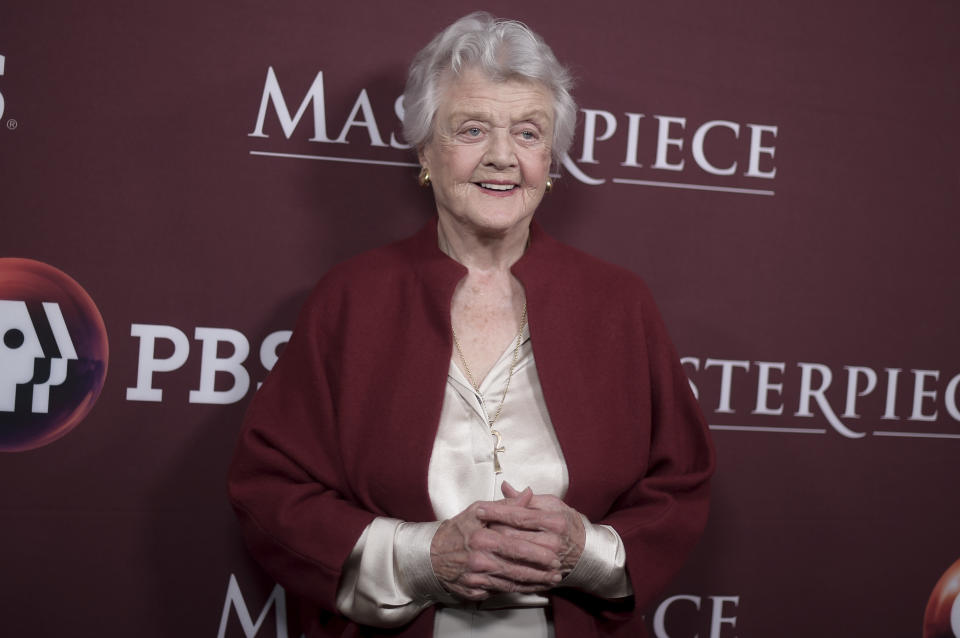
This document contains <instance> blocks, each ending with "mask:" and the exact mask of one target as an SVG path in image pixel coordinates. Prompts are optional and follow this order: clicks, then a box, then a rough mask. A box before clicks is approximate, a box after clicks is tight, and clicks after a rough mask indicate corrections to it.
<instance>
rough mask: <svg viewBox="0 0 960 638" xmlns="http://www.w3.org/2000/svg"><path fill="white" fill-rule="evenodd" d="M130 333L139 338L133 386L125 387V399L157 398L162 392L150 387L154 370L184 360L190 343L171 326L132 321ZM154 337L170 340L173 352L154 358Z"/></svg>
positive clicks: (167, 368)
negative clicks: (135, 377)
mask: <svg viewBox="0 0 960 638" xmlns="http://www.w3.org/2000/svg"><path fill="white" fill-rule="evenodd" d="M130 336H131V337H138V338H139V339H140V354H139V357H138V362H137V385H136V387H134V388H127V401H161V400H163V391H162V390H160V389H159V388H154V387H153V373H154V372H170V371H171V370H176V369H177V368H179V367H180V366H182V365H183V364H184V363H186V361H187V355H188V354H189V352H190V343H189V341H187V335H185V334H183V332H181V331H180V330H177V329H176V328H174V327H173V326H160V325H153V324H145V323H135V324H132V325H131V326H130ZM157 339H166V340H167V341H170V342H171V343H173V353H171V354H170V356H169V357H166V358H165V359H157V358H156V356H155V354H156V350H155V347H154V346H155V344H156V341H157Z"/></svg>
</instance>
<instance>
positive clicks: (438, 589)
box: [337, 327, 632, 638]
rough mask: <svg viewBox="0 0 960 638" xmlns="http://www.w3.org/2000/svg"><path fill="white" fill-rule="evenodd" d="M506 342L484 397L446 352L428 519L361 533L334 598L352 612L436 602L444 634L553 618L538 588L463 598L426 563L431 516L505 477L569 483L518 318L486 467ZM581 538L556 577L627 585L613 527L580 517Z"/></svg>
mask: <svg viewBox="0 0 960 638" xmlns="http://www.w3.org/2000/svg"><path fill="white" fill-rule="evenodd" d="M514 346H515V342H511V344H510V345H509V347H508V348H507V349H506V350H505V351H504V353H503V354H502V355H501V356H500V358H499V359H498V360H497V362H496V363H495V364H494V366H493V368H492V369H491V370H490V372H489V373H488V374H487V376H486V378H485V379H484V380H483V382H482V383H481V384H480V393H481V394H482V395H483V396H484V397H486V401H487V404H486V406H484V405H483V402H482V400H481V397H480V395H478V394H477V392H476V391H475V390H474V389H473V387H472V386H471V385H470V383H469V382H468V381H467V379H466V378H465V377H464V375H463V373H462V372H461V371H460V369H459V368H458V367H457V366H456V364H455V363H454V362H453V361H452V360H451V362H450V369H449V373H448V375H447V384H446V387H445V390H444V398H443V406H442V409H441V416H440V423H439V427H438V430H437V438H436V440H435V441H434V446H433V452H432V454H431V457H430V466H429V468H428V472H427V486H428V490H429V494H430V502H431V505H432V506H433V511H434V514H435V515H436V518H437V520H436V521H435V522H429V523H408V522H404V521H400V520H397V519H392V518H386V517H379V518H377V519H375V520H374V521H373V522H372V523H371V524H370V525H369V526H368V527H367V528H366V529H365V530H364V532H363V534H362V535H361V536H360V539H359V540H358V541H357V544H356V545H355V546H354V548H353V552H352V553H351V554H350V557H349V559H348V560H347V563H346V565H345V566H344V570H343V577H342V580H341V582H340V587H339V589H338V591H337V608H338V610H339V611H340V613H342V614H344V615H345V616H347V617H348V618H351V619H352V620H354V621H356V622H359V623H362V624H367V625H374V626H380V627H393V626H399V625H403V624H405V623H407V622H409V621H410V620H412V619H413V618H414V617H415V616H416V615H417V614H418V613H420V611H421V610H423V609H424V608H425V607H427V606H429V605H433V604H436V605H438V608H437V611H436V619H435V624H434V635H435V636H442V637H444V638H450V637H460V636H474V637H480V636H490V637H494V636H496V637H498V638H512V637H514V636H516V637H517V638H541V637H543V638H546V637H548V636H552V635H553V627H552V625H551V624H550V622H549V621H548V619H547V615H546V614H545V613H544V607H545V606H547V605H548V604H549V601H548V599H547V598H546V597H544V596H540V595H532V594H501V595H498V596H493V597H491V598H489V599H488V600H485V601H483V602H482V603H462V602H459V601H457V600H456V599H454V598H453V597H452V596H450V594H448V593H447V592H446V591H445V590H444V589H443V587H442V586H441V585H440V582H439V581H438V580H437V578H436V576H434V573H433V567H432V565H431V562H430V542H431V540H432V539H433V534H434V532H436V530H437V528H438V527H439V526H440V521H443V520H446V519H448V518H451V517H453V516H455V515H456V514H459V513H460V512H461V511H463V510H464V509H466V508H467V506H469V505H470V504H472V503H474V502H475V501H491V500H498V499H500V498H503V496H502V494H501V491H500V486H501V483H502V482H503V481H508V482H509V483H510V484H511V485H513V486H514V487H515V488H517V489H518V490H522V489H524V488H525V487H528V486H529V487H530V488H531V489H532V490H533V491H534V493H536V494H553V495H555V496H557V497H559V498H561V499H562V498H563V497H564V495H565V494H566V491H567V486H568V484H569V480H568V476H567V466H566V463H565V462H564V459H563V451H562V450H561V449H560V444H559V442H558V441H557V437H556V434H555V432H554V429H553V424H552V422H551V421H550V414H549V413H548V411H547V406H546V404H545V402H544V398H543V391H542V389H541V387H540V380H539V378H538V376H537V368H536V365H535V364H534V359H533V349H532V347H531V345H530V332H529V327H524V332H523V336H522V344H521V346H520V356H519V359H518V362H517V366H516V368H515V370H514V375H513V379H512V380H511V382H510V389H509V391H508V393H507V396H506V400H505V401H504V404H503V411H502V412H501V413H500V417H499V418H498V420H497V422H496V425H495V426H494V427H495V428H496V429H497V430H498V431H499V432H500V433H501V435H502V436H503V447H504V448H505V451H503V452H501V453H500V455H499V456H500V464H501V466H502V469H503V473H502V474H500V475H497V474H495V473H494V470H493V447H494V437H493V436H491V434H490V428H489V426H488V421H487V413H486V410H490V414H491V415H492V414H494V413H495V412H496V409H497V406H498V405H499V404H500V397H501V396H503V388H504V384H506V383H507V378H508V376H509V374H510V364H511V363H512V361H513V352H514ZM584 527H585V529H586V532H587V536H586V544H585V547H584V551H583V554H582V555H581V557H580V561H579V562H578V563H577V565H576V567H575V568H574V569H573V571H571V572H570V573H569V574H568V575H567V576H566V578H564V580H563V581H562V582H561V583H560V586H561V587H575V588H577V589H581V590H584V591H587V592H590V593H592V594H593V595H595V596H598V597H601V598H607V599H613V598H620V597H624V596H629V595H630V594H631V593H632V589H631V587H630V581H629V578H628V577H627V574H626V568H625V559H626V553H625V551H624V547H623V542H622V541H621V540H620V537H619V535H618V534H617V533H616V532H615V531H614V530H613V528H612V527H609V526H607V525H593V524H591V523H590V522H589V521H588V520H586V519H585V518H584Z"/></svg>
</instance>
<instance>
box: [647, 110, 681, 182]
mask: <svg viewBox="0 0 960 638" xmlns="http://www.w3.org/2000/svg"><path fill="white" fill-rule="evenodd" d="M654 117H655V118H657V120H658V121H659V122H660V128H659V130H658V131H657V161H655V162H654V163H653V168H660V169H663V170H667V171H682V170H683V160H682V159H681V160H680V161H679V162H678V163H676V164H671V163H670V162H668V161H667V152H668V151H669V147H670V146H676V147H677V149H678V150H683V138H682V137H670V126H671V125H673V124H679V125H680V128H681V129H682V128H683V127H685V126H686V125H687V118H685V117H670V116H669V115H654Z"/></svg>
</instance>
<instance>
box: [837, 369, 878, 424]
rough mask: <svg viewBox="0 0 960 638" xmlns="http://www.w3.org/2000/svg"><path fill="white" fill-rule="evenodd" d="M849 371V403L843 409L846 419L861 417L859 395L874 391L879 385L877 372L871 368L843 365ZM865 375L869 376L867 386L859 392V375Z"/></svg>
mask: <svg viewBox="0 0 960 638" xmlns="http://www.w3.org/2000/svg"><path fill="white" fill-rule="evenodd" d="M843 367H844V369H845V370H846V371H847V405H846V408H845V409H844V411H843V418H845V419H859V418H860V415H858V414H857V409H856V408H857V397H862V396H866V395H868V394H870V393H871V392H873V390H874V388H876V387H877V373H876V372H875V371H873V370H872V369H871V368H865V367H863V366H843ZM861 374H862V375H863V376H865V377H866V378H867V387H866V388H864V389H863V391H861V392H858V391H857V386H858V385H859V383H858V377H859V376H860V375H861Z"/></svg>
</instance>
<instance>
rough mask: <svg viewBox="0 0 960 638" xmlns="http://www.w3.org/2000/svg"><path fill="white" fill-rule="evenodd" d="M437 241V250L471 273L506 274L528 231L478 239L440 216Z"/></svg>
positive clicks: (517, 230) (526, 242)
mask: <svg viewBox="0 0 960 638" xmlns="http://www.w3.org/2000/svg"><path fill="white" fill-rule="evenodd" d="M437 238H438V241H439V244H440V250H441V251H443V252H444V253H445V254H446V255H447V256H448V257H450V258H451V259H453V260H455V261H457V262H459V263H461V264H463V265H464V266H466V267H467V269H468V270H470V271H471V272H483V273H493V272H497V271H499V272H509V271H510V267H511V266H513V264H515V263H516V262H517V260H519V259H520V257H521V256H523V253H524V251H525V250H526V249H527V244H528V242H529V240H530V228H529V226H526V227H523V228H517V229H516V230H515V231H513V232H507V233H505V234H504V235H502V236H481V235H478V234H476V233H472V232H469V231H465V230H464V229H461V228H459V227H458V226H457V225H456V223H455V222H453V223H451V222H449V221H448V220H445V219H444V218H443V217H440V218H439V220H438V222H437Z"/></svg>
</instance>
